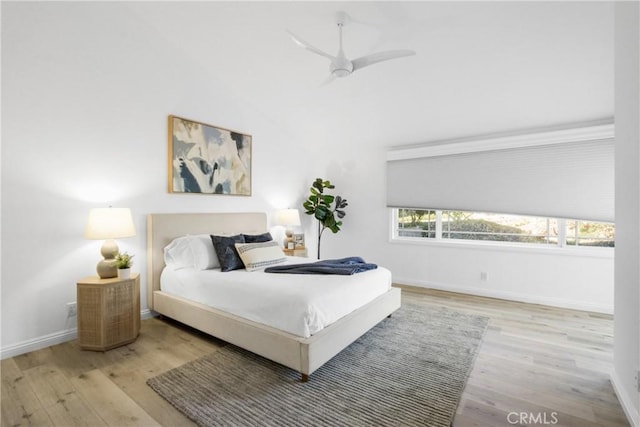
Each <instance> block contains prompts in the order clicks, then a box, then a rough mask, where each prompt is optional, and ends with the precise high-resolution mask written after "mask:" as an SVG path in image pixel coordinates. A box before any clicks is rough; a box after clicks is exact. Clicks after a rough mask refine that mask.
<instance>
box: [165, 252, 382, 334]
mask: <svg viewBox="0 0 640 427" xmlns="http://www.w3.org/2000/svg"><path fill="white" fill-rule="evenodd" d="M287 258H288V259H287V263H302V262H310V261H309V260H308V259H305V258H294V257H287ZM160 286H161V289H162V291H163V292H167V293H170V294H173V295H177V296H181V297H183V298H187V299H190V300H192V301H196V302H199V303H201V304H205V305H208V306H210V307H213V308H216V309H219V310H223V311H226V312H228V313H232V314H235V315H237V316H240V317H243V318H245V319H249V320H252V321H254V322H258V323H261V324H265V325H269V326H271V327H274V328H276V329H280V330H282V331H286V332H289V333H291V334H294V335H297V336H301V337H305V338H306V337H309V336H311V335H313V334H314V333H316V332H318V331H320V330H321V329H323V328H325V327H326V326H328V325H330V324H331V323H333V322H335V321H336V320H338V319H340V318H341V317H343V316H345V315H347V314H349V313H351V312H352V311H354V310H356V309H357V308H359V307H361V306H363V305H364V304H367V303H368V302H370V301H373V300H374V299H375V298H376V297H378V296H379V295H382V294H384V293H385V292H387V291H388V290H389V288H390V287H391V272H390V271H389V270H387V269H386V268H384V267H380V266H379V267H378V268H377V269H375V270H370V271H365V272H363V273H358V274H354V275H352V276H339V275H309V274H307V275H299V274H276V273H265V272H264V271H262V270H260V271H254V272H248V271H246V270H235V271H229V272H224V273H223V272H221V271H220V270H219V269H213V270H195V269H192V268H181V269H174V268H172V267H169V266H168V267H165V268H164V270H163V271H162V276H161V278H160Z"/></svg>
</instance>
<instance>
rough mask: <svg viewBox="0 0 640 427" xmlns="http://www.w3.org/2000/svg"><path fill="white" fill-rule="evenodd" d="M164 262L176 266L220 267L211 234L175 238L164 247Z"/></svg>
mask: <svg viewBox="0 0 640 427" xmlns="http://www.w3.org/2000/svg"><path fill="white" fill-rule="evenodd" d="M164 263H165V264H166V265H170V266H172V267H174V268H195V269H197V270H209V269H212V268H218V267H220V261H219V260H218V255H216V252H215V250H214V248H213V242H212V241H211V236H210V235H208V234H198V235H195V236H182V237H178V238H176V239H174V240H173V241H172V242H171V243H169V244H168V245H167V246H166V247H165V248H164Z"/></svg>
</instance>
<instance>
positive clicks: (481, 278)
mask: <svg viewBox="0 0 640 427" xmlns="http://www.w3.org/2000/svg"><path fill="white" fill-rule="evenodd" d="M480 280H482V281H483V282H486V281H487V272H486V271H481V272H480Z"/></svg>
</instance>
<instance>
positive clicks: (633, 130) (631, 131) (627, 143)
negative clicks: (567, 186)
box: [612, 2, 640, 426]
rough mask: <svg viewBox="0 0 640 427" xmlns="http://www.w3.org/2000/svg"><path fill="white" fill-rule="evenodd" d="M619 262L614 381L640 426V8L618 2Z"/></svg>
mask: <svg viewBox="0 0 640 427" xmlns="http://www.w3.org/2000/svg"><path fill="white" fill-rule="evenodd" d="M615 16H616V24H615V31H616V52H615V54H616V55H615V57H616V87H615V95H616V101H615V108H616V111H615V117H616V262H615V308H616V315H615V323H614V349H613V354H614V372H613V374H612V382H613V384H614V387H615V389H616V393H617V394H618V397H619V398H620V401H621V403H622V405H623V407H624V409H625V411H626V413H627V416H628V418H629V419H630V420H631V422H632V423H633V425H635V426H640V390H638V378H637V375H640V373H639V372H638V370H639V369H640V310H638V307H639V306H640V172H639V170H640V7H639V5H638V3H637V2H616V15H615Z"/></svg>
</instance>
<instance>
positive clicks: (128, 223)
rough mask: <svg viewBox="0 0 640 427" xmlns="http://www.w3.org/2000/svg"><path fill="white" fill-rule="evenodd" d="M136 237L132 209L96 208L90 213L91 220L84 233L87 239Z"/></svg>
mask: <svg viewBox="0 0 640 427" xmlns="http://www.w3.org/2000/svg"><path fill="white" fill-rule="evenodd" d="M135 235H136V229H135V227H134V226H133V217H132V216H131V209H129V208H96V209H91V211H89V220H88V221H87V228H86V229H85V232H84V237H86V238H87V239H94V240H103V239H119V238H122V237H133V236H135Z"/></svg>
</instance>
